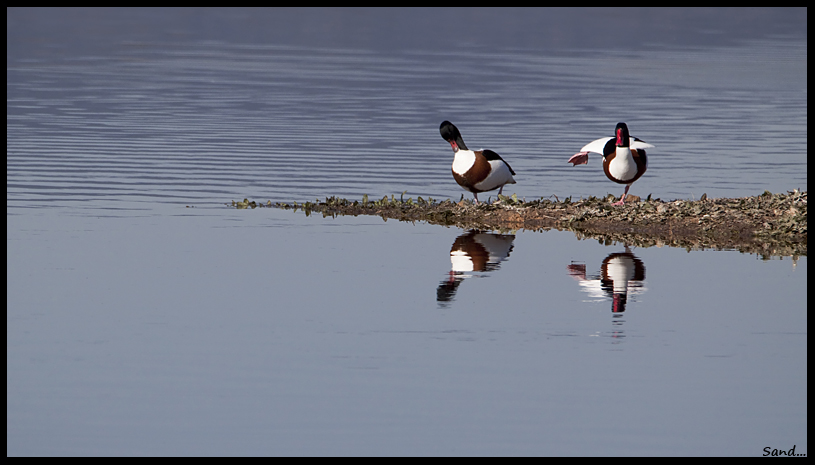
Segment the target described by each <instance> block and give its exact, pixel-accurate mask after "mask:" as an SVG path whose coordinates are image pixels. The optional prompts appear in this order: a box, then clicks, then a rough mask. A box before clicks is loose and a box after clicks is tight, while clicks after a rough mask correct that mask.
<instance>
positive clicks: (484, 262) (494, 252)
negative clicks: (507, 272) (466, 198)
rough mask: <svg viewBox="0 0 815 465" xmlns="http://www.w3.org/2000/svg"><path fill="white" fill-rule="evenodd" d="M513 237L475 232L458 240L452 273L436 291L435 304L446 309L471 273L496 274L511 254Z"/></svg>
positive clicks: (454, 248)
mask: <svg viewBox="0 0 815 465" xmlns="http://www.w3.org/2000/svg"><path fill="white" fill-rule="evenodd" d="M514 240H515V235H514V234H495V233H490V232H483V231H479V230H476V229H472V230H470V231H468V232H466V233H464V234H462V235H460V236H458V237H457V238H456V240H455V241H454V242H453V247H451V248H450V263H451V269H450V273H449V276H448V277H447V279H445V280H444V281H442V282H441V284H439V287H438V289H436V301H438V302H439V305H440V306H442V307H446V306H447V305H449V302H452V301H453V299H454V298H455V295H456V290H457V289H458V286H459V285H460V284H461V282H462V281H464V279H465V278H469V277H472V276H473V275H472V274H470V273H472V272H487V271H495V270H497V269H498V268H500V266H501V265H500V264H501V262H502V261H504V260H506V259H507V258H509V254H510V252H512V247H513V245H512V243H513V241H514Z"/></svg>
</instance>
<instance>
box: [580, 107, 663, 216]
mask: <svg viewBox="0 0 815 465" xmlns="http://www.w3.org/2000/svg"><path fill="white" fill-rule="evenodd" d="M614 134H615V137H603V138H602V139H597V140H595V141H593V142H590V143H589V144H587V145H586V146H585V147H583V148H582V149H580V153H576V154H574V155H572V157H571V158H569V163H572V164H573V166H577V165H583V164H586V163H588V162H589V153H590V152H595V153H599V154H602V155H603V171H605V173H606V176H607V177H608V178H609V179H611V180H612V181H614V182H616V183H618V184H625V193H623V196H622V197H620V201H619V202H615V203H614V205H623V204H624V203H625V197H626V196H627V195H628V189H630V188H631V184H634V181H636V180H637V179H639V178H640V176H642V175H643V174H644V173H645V170H647V169H648V157H647V156H646V155H645V149H647V148H651V147H653V145H651V144H647V143H645V142H644V141H642V140H640V139H637V138H636V137H631V136H630V135H629V134H628V126H626V124H625V123H617V128H616V129H615V130H614Z"/></svg>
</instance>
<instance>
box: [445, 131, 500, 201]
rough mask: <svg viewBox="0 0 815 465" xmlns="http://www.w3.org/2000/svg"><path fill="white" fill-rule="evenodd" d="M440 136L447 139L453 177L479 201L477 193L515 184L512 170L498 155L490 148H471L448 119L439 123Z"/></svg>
mask: <svg viewBox="0 0 815 465" xmlns="http://www.w3.org/2000/svg"><path fill="white" fill-rule="evenodd" d="M439 132H440V133H441V137H442V138H444V140H446V141H447V142H449V143H450V146H451V147H452V148H453V153H455V157H454V158H453V178H454V179H455V180H456V182H457V183H458V184H459V185H460V186H461V187H463V188H464V189H466V190H468V191H470V192H472V193H473V197H474V198H475V203H478V193H479V192H486V191H491V190H494V189H499V190H498V194H501V193H503V191H504V185H505V184H515V179H514V178H513V177H512V176H513V175H515V171H513V170H512V168H511V167H510V166H509V163H507V162H506V161H504V159H503V158H501V156H500V155H498V154H497V153H495V152H493V151H492V150H475V151H474V150H470V149H468V148H467V146H466V145H464V140H463V139H462V138H461V133H460V132H459V131H458V128H457V127H456V126H455V125H454V124H453V123H451V122H449V121H445V122H443V123H441V126H440V127H439Z"/></svg>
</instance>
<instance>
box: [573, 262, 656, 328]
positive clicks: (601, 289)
mask: <svg viewBox="0 0 815 465" xmlns="http://www.w3.org/2000/svg"><path fill="white" fill-rule="evenodd" d="M566 269H567V270H568V272H569V276H571V277H572V278H574V279H575V281H577V283H578V284H579V285H580V289H581V290H582V291H583V292H585V293H586V294H587V295H588V296H589V298H590V299H591V300H593V301H599V300H605V299H607V298H610V299H611V312H612V313H615V314H619V313H623V312H625V308H626V305H627V304H628V297H629V296H632V297H634V296H636V295H639V294H643V293H644V292H645V291H647V290H648V289H647V288H646V287H645V263H643V262H642V260H640V259H639V258H637V256H636V255H634V254H633V253H631V249H629V248H628V246H626V247H625V252H613V253H610V254H609V255H608V256H607V257H606V258H605V259H603V261H602V263H600V272H599V274H594V275H590V276H589V275H586V264H585V263H580V262H572V263H571V264H569V265H568V266H567V267H566ZM632 301H633V299H632Z"/></svg>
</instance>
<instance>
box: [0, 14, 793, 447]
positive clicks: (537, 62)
mask: <svg viewBox="0 0 815 465" xmlns="http://www.w3.org/2000/svg"><path fill="white" fill-rule="evenodd" d="M397 13H398V14H394V12H389V11H379V10H311V11H309V12H308V14H305V13H304V12H302V11H300V10H243V9H234V10H225V11H223V10H214V11H213V10H183V9H182V10H167V11H165V10H150V9H145V10H106V9H103V10H29V9H12V10H9V12H8V18H7V28H8V33H7V35H8V42H9V45H8V54H7V255H8V257H7V272H8V273H7V274H8V278H7V286H8V289H9V291H8V295H7V306H8V310H7V328H8V329H7V454H8V455H131V454H133V455H215V454H219V455H257V454H267V455H295V454H296V455H336V454H340V455H600V454H611V455H622V454H627V455H630V454H636V455H666V454H676V455H754V456H755V455H762V454H763V453H764V448H765V447H770V448H771V449H780V450H785V451H787V450H789V449H791V448H792V447H793V446H795V448H796V453H806V452H807V421H806V412H807V395H806V392H807V357H806V351H807V331H806V324H807V317H806V303H807V302H806V297H807V296H806V281H807V259H806V257H796V259H794V260H793V259H791V258H790V257H786V258H784V259H778V258H776V259H774V260H769V261H762V260H760V259H758V258H757V257H755V256H751V255H742V254H739V253H737V252H692V253H688V252H686V251H685V250H679V249H668V248H649V249H638V248H629V247H626V246H625V244H612V245H605V244H599V243H598V242H596V241H578V240H576V239H575V237H574V235H573V234H571V233H567V232H558V231H549V232H545V233H537V232H529V231H515V232H514V233H507V232H504V233H500V234H499V233H497V232H488V231H463V230H459V229H453V228H443V227H439V226H432V225H425V224H406V223H398V222H394V221H387V222H385V221H382V219H380V218H369V217H358V218H335V219H332V218H321V217H305V216H304V215H302V213H292V212H287V211H278V210H273V209H262V210H250V211H246V210H234V209H231V208H227V207H225V206H224V203H226V202H229V201H231V200H236V199H243V198H244V197H249V198H251V199H255V200H264V201H265V200H267V199H271V200H272V201H298V202H299V201H304V200H313V199H315V198H323V197H325V196H331V195H339V196H343V197H351V198H360V197H361V196H362V195H363V194H368V195H369V196H371V197H377V196H379V197H381V196H383V195H391V194H396V195H397V196H398V195H399V194H401V193H402V192H403V191H407V194H406V195H407V196H413V197H415V196H418V195H421V196H423V197H428V196H429V197H434V198H438V199H445V198H453V199H456V200H457V199H458V198H459V197H460V196H461V194H462V192H463V191H462V190H461V189H460V188H459V187H458V186H457V185H456V184H455V182H454V181H453V179H452V176H451V175H450V163H451V161H452V153H451V151H450V149H449V146H448V145H447V144H446V143H445V142H444V141H443V140H442V139H441V137H440V136H439V133H438V125H439V123H440V122H441V121H442V120H444V119H449V120H451V121H453V122H455V123H456V124H457V125H458V126H459V128H460V129H461V131H462V133H463V135H464V138H465V140H466V141H467V143H468V144H469V145H470V146H472V147H476V148H480V147H488V148H491V149H493V150H495V151H497V152H499V153H501V154H502V156H504V158H505V159H507V161H509V162H510V163H511V164H512V166H513V168H514V169H515V170H516V172H517V173H518V176H517V177H516V179H517V181H518V184H516V185H513V186H512V188H513V189H510V191H509V193H513V192H515V193H517V194H518V196H519V197H526V198H527V199H534V198H540V197H549V196H551V195H557V196H558V197H560V198H562V197H564V196H574V197H580V196H588V195H605V194H607V193H614V194H615V195H619V194H621V193H622V189H621V188H619V187H618V186H617V185H614V184H612V183H610V182H609V181H607V180H606V179H605V176H604V175H603V173H602V169H601V167H600V164H599V160H598V159H597V158H595V159H593V160H591V161H590V163H589V165H588V166H582V167H578V168H572V167H571V165H569V164H567V163H566V160H567V159H568V158H569V156H571V155H572V154H574V153H575V152H576V151H577V150H579V149H580V147H582V146H583V145H584V144H585V143H587V142H589V141H591V140H593V139H596V138H599V137H603V136H607V135H609V134H610V133H611V132H612V131H613V127H614V125H615V124H616V123H617V122H618V121H626V122H627V123H628V125H629V127H630V128H631V131H632V134H633V135H635V136H637V137H640V138H642V139H644V140H646V141H648V142H650V143H652V144H654V145H655V146H656V148H655V149H652V151H650V152H649V163H650V164H649V171H648V173H646V175H645V176H644V177H643V178H641V179H640V180H639V181H638V182H637V183H636V184H635V185H634V186H633V187H632V193H633V194H636V195H643V196H645V195H648V194H652V195H653V196H655V197H660V198H663V199H674V198H683V199H684V198H694V197H696V198H698V196H700V195H701V194H702V193H707V194H708V195H709V196H712V197H722V196H728V197H734V196H746V195H755V194H758V193H761V192H763V191H764V190H765V189H766V190H770V191H772V192H781V191H786V190H790V189H793V188H802V189H806V182H807V181H806V180H807V163H806V142H807V136H806V124H807V123H806V121H807V106H806V101H807V99H806V91H807V85H806V83H807V79H806V78H807V73H806V62H807V60H806V56H807V54H806V53H807V46H806V19H805V18H806V10H797V11H796V10H758V11H757V10H738V11H730V10H712V11H696V10H678V11H677V10H667V11H662V10H657V11H651V10H633V11H629V13H630V14H629V15H628V19H627V21H631V22H632V24H633V25H637V27H638V30H640V31H642V34H641V36H638V35H630V34H627V33H623V32H619V31H618V32H610V33H609V34H608V35H607V37H605V38H603V39H598V37H597V34H585V33H580V34H577V33H576V32H575V31H579V30H581V29H585V28H586V25H587V24H588V25H589V26H590V27H589V28H588V30H589V31H591V30H599V29H600V26H602V25H603V24H606V20H607V19H608V18H617V19H619V16H615V15H614V13H613V11H612V10H569V9H567V10H554V11H552V10H521V11H516V10H506V11H501V12H495V11H492V12H491V13H489V14H485V13H484V12H483V11H482V10H464V11H458V10H430V11H425V10H401V11H398V12H397ZM453 13H457V14H453ZM609 15H610V16H609ZM801 15H803V18H804V19H803V21H801V20H800V19H799V18H800V16H801ZM450 19H455V21H453V22H452V23H451V22H450V21H449V20H450ZM458 22H460V23H461V25H462V26H464V25H470V26H472V27H476V28H482V29H483V30H484V31H489V32H485V33H484V34H483V35H480V36H478V35H476V36H475V37H470V36H468V35H462V34H458V33H457V29H456V28H455V27H453V26H454V25H456V24H458ZM759 24H761V25H763V27H747V26H750V25H752V26H757V25H759ZM768 25H769V26H775V27H768ZM592 26H593V27H592ZM745 30H748V31H759V32H753V33H752V34H747V35H745V32H744V31H745ZM767 30H770V31H781V32H783V34H779V33H773V34H763V32H761V31H767ZM468 195H469V194H468Z"/></svg>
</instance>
